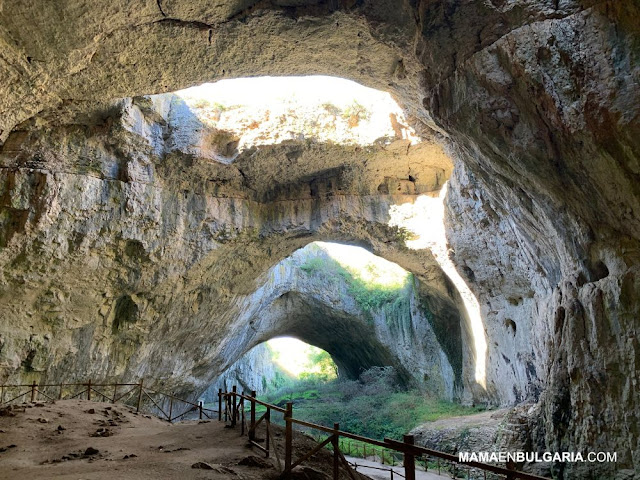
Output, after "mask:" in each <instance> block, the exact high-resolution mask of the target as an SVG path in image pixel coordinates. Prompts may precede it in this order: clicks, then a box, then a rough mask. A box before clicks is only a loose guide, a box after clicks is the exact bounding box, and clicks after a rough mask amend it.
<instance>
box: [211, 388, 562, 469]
mask: <svg viewBox="0 0 640 480" xmlns="http://www.w3.org/2000/svg"><path fill="white" fill-rule="evenodd" d="M245 401H247V402H248V403H249V423H248V424H246V412H245ZM257 405H261V406H263V407H265V408H266V411H265V412H264V414H263V415H262V416H261V417H260V418H258V419H256V406H257ZM218 412H219V413H218V415H219V416H218V419H219V420H223V416H224V421H226V422H230V425H231V426H232V427H235V426H237V423H238V422H240V426H241V432H240V434H241V435H244V434H245V432H246V433H247V435H248V436H249V442H250V444H251V445H252V446H255V447H256V448H258V449H259V450H261V451H262V452H263V453H264V454H265V455H266V457H267V458H268V457H269V456H270V455H271V452H272V450H273V453H274V454H275V456H276V461H277V463H278V468H279V469H280V472H281V475H280V478H282V479H285V478H287V477H288V476H289V474H290V473H291V471H292V470H293V469H294V468H295V467H297V466H298V465H301V464H302V463H304V462H305V461H307V460H309V459H310V458H311V457H312V456H313V455H315V454H316V453H318V452H319V451H320V450H321V449H323V448H325V447H327V446H328V445H329V444H331V449H332V451H333V479H334V480H338V479H339V471H340V466H342V467H343V469H344V471H346V473H347V474H348V475H349V476H350V477H351V478H352V479H353V480H356V476H355V474H354V472H353V469H352V468H351V465H350V464H349V462H348V461H347V460H346V458H345V457H344V454H343V453H342V451H341V449H340V438H341V437H342V438H348V439H351V440H356V441H358V442H362V443H364V444H369V445H373V446H378V447H382V448H385V449H387V450H391V451H394V452H398V453H400V454H401V455H402V457H403V467H404V475H400V476H403V477H404V478H405V479H406V480H415V478H416V459H418V458H426V459H427V460H429V459H431V458H433V459H437V460H438V470H440V463H439V462H440V461H444V462H448V463H450V464H452V465H453V469H454V471H455V470H456V469H460V470H466V473H467V477H469V474H470V472H471V470H472V469H474V470H476V471H477V472H480V474H481V475H482V476H483V477H484V478H490V477H488V476H487V475H491V478H493V479H505V480H516V479H522V480H549V479H547V478H546V477H540V476H538V475H533V474H530V473H525V472H520V471H517V470H512V469H508V468H505V467H500V466H497V465H491V464H486V463H481V462H472V461H470V462H461V461H460V460H459V458H458V457H457V456H456V455H452V454H450V453H446V452H441V451H438V450H433V449H429V448H425V447H421V446H419V445H415V444H414V437H413V435H404V437H403V441H401V442H400V441H398V440H393V439H390V438H385V439H384V440H375V439H373V438H367V437H363V436H361V435H356V434H354V433H350V432H345V431H342V430H340V425H339V424H338V423H334V425H333V428H330V427H325V426H323V425H317V424H315V423H311V422H306V421H303V420H300V419H297V418H294V417H293V403H292V402H287V404H286V408H281V407H278V406H277V405H272V404H269V403H266V402H263V401H260V400H258V399H257V398H256V392H255V391H252V392H251V395H245V393H244V392H242V393H238V391H237V389H236V387H233V389H232V391H231V392H223V391H222V390H219V391H218ZM272 412H277V413H281V414H282V415H283V420H284V423H285V438H284V442H285V445H284V462H282V461H281V459H280V455H279V453H278V449H277V448H275V445H274V444H273V442H274V440H275V439H274V437H273V435H272V434H271V413H272ZM262 423H264V424H265V431H266V435H265V439H264V446H263V445H260V443H258V442H257V441H256V429H257V428H258V426H259V425H261V424H262ZM293 425H299V426H301V427H305V428H308V429H311V430H315V431H319V432H322V433H324V434H327V435H328V437H327V438H326V439H325V440H323V441H319V442H318V444H317V445H316V446H315V447H314V448H312V449H311V450H309V451H308V452H306V453H305V454H303V455H302V456H300V457H299V458H298V459H294V458H293ZM283 463H284V465H283ZM425 464H428V462H425ZM392 475H393V473H392ZM396 475H398V473H397V472H396ZM392 478H393V477H392Z"/></svg>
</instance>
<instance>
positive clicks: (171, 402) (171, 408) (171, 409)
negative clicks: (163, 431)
mask: <svg viewBox="0 0 640 480" xmlns="http://www.w3.org/2000/svg"><path fill="white" fill-rule="evenodd" d="M172 414H173V397H169V415H168V417H169V423H171V416H172Z"/></svg>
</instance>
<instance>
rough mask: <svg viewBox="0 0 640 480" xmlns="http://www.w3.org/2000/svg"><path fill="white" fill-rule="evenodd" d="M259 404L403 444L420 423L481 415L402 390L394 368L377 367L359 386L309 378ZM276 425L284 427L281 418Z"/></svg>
mask: <svg viewBox="0 0 640 480" xmlns="http://www.w3.org/2000/svg"><path fill="white" fill-rule="evenodd" d="M261 400H264V401H267V402H268V403H272V404H275V405H278V406H281V407H284V406H285V405H286V403H287V402H293V411H294V417H295V418H298V419H301V420H305V421H308V422H312V423H316V424H320V425H324V426H326V427H333V424H334V422H337V423H339V424H340V429H341V430H345V431H348V432H351V433H355V434H358V435H363V436H366V437H369V438H374V439H383V438H385V437H388V438H395V439H398V440H401V439H402V435H404V434H407V433H408V432H409V431H410V430H411V429H413V428H415V427H416V426H418V425H420V424H422V423H425V422H430V421H435V420H439V419H441V418H447V417H453V416H460V415H470V414H473V413H478V412H479V411H482V409H481V408H478V407H465V406H462V405H460V404H457V403H454V402H449V401H446V400H442V399H439V398H436V397H434V396H430V395H429V394H427V393H425V392H423V391H420V390H417V389H410V390H405V389H402V388H401V387H400V386H399V382H398V379H397V375H396V372H395V370H394V369H393V367H373V368H371V369H369V370H367V371H365V372H363V373H362V374H361V376H360V378H359V379H358V380H347V379H339V378H337V379H333V380H329V381H327V380H325V379H323V378H322V377H320V376H313V375H310V376H308V377H306V378H301V379H298V380H292V381H290V382H288V383H287V384H286V385H283V386H281V387H280V388H278V389H275V390H271V391H269V392H267V393H266V394H265V395H264V396H262V397H261ZM272 419H273V421H275V422H277V423H281V424H282V421H281V419H280V416H279V415H274V416H273V417H272ZM309 433H314V432H309ZM316 433H317V432H316ZM356 453H357V451H356Z"/></svg>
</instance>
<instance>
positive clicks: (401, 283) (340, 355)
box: [221, 242, 462, 399]
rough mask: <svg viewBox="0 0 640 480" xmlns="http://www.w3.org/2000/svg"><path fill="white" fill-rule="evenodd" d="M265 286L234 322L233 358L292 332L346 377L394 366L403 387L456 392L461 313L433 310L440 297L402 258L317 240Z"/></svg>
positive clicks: (271, 272) (291, 258)
mask: <svg viewBox="0 0 640 480" xmlns="http://www.w3.org/2000/svg"><path fill="white" fill-rule="evenodd" d="M260 284H261V286H260V287H259V288H258V290H257V291H256V293H255V294H254V295H255V303H254V302H251V307H250V308H249V309H247V310H245V312H244V315H243V316H242V317H239V318H238V319H237V321H236V323H235V324H234V326H233V329H234V331H236V332H237V336H238V337H239V338H241V339H242V343H236V344H235V345H234V347H233V348H234V350H233V351H231V350H228V351H227V352H225V353H224V354H223V355H224V356H225V357H228V358H229V359H230V360H233V361H235V360H237V359H239V358H241V357H242V355H244V354H245V353H246V352H248V351H249V350H250V349H251V348H253V347H254V346H256V345H259V344H261V343H263V342H266V341H268V340H270V339H272V338H275V337H282V336H292V337H295V338H298V339H300V340H302V341H304V342H307V343H309V344H311V345H314V346H316V347H319V348H321V349H323V350H325V351H326V352H328V353H329V354H330V356H331V357H332V359H333V361H334V362H335V364H336V365H337V367H338V371H339V372H340V376H341V377H342V378H348V379H358V378H359V377H360V375H361V374H362V373H363V372H364V371H366V370H369V369H371V368H372V367H393V369H394V371H395V372H396V375H397V377H398V381H399V383H400V384H402V385H404V386H415V387H417V388H422V389H424V390H429V391H430V392H431V393H432V394H433V395H435V396H439V397H441V398H446V399H454V398H457V397H458V395H459V393H460V390H461V385H462V337H461V333H460V327H459V325H460V321H459V317H458V316H457V312H454V313H453V317H448V316H446V315H443V316H441V315H440V312H438V311H436V312H434V311H431V308H432V307H431V306H432V305H434V303H429V301H425V298H424V297H423V296H422V294H421V290H422V288H421V286H420V281H419V280H417V278H416V277H415V276H414V275H413V274H412V273H410V272H409V271H407V270H405V269H403V268H402V267H400V266H399V265H397V264H396V263H394V262H390V261H388V260H385V259H384V258H381V257H377V256H376V255H373V254H372V253H371V252H369V251H367V250H365V249H364V248H361V247H357V246H353V245H345V244H338V243H327V242H312V243H310V244H308V245H307V246H305V247H304V248H301V249H299V250H297V251H295V252H294V253H293V254H292V255H290V256H289V257H287V258H285V259H284V260H282V261H281V262H279V263H278V264H277V265H275V266H273V267H272V268H271V269H270V270H269V271H268V272H267V273H266V274H265V275H264V276H263V277H261V279H260ZM430 305H431V306H430ZM231 364H232V363H229V364H228V365H227V366H225V368H223V369H221V371H224V370H226V369H227V368H229V367H230V366H231ZM254 388H255V387H254ZM254 388H250V389H254Z"/></svg>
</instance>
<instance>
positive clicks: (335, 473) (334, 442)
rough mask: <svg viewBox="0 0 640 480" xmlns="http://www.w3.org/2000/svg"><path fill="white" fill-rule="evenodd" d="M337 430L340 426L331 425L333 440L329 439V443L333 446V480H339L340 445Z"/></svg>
mask: <svg viewBox="0 0 640 480" xmlns="http://www.w3.org/2000/svg"><path fill="white" fill-rule="evenodd" d="M338 430H340V424H339V423H334V424H333V438H331V443H332V445H333V480H339V477H340V445H339V443H338V439H339V438H340V437H339V434H338Z"/></svg>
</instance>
